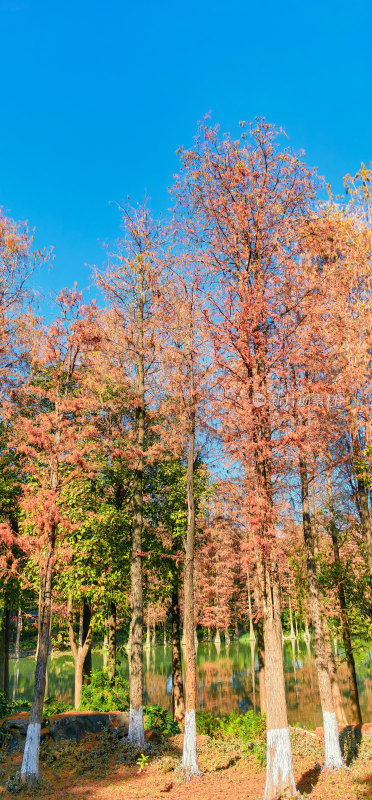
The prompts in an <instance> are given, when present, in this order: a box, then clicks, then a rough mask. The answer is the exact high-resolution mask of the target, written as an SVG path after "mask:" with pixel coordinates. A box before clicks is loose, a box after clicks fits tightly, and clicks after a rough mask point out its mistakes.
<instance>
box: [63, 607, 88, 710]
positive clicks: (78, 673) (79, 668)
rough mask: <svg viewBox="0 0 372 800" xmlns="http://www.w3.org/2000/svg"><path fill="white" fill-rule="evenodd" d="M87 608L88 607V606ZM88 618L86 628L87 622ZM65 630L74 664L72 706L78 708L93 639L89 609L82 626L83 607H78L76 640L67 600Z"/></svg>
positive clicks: (70, 609) (72, 616) (71, 612)
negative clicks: (87, 658)
mask: <svg viewBox="0 0 372 800" xmlns="http://www.w3.org/2000/svg"><path fill="white" fill-rule="evenodd" d="M88 608H89V606H88ZM88 618H89V625H88V628H87V627H86V626H87V622H88ZM67 628H68V635H69V640H70V647H71V651H72V655H73V657H74V664H75V692H74V705H75V708H79V705H80V695H81V687H82V685H83V676H84V662H85V659H86V657H87V655H88V653H89V650H90V647H91V644H92V639H93V615H92V613H91V609H90V608H89V615H88V613H87V612H86V617H85V626H84V606H83V605H82V606H81V607H80V611H79V635H78V638H77V640H76V638H75V634H74V613H73V609H72V600H71V598H69V601H68V606H67Z"/></svg>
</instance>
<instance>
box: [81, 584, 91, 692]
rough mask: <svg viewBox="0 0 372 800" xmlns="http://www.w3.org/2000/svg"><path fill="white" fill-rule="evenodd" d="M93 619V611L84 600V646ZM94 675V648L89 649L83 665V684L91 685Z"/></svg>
mask: <svg viewBox="0 0 372 800" xmlns="http://www.w3.org/2000/svg"><path fill="white" fill-rule="evenodd" d="M91 619H92V611H91V608H90V606H89V605H88V603H87V602H86V601H85V600H84V608H83V644H84V642H85V641H86V638H87V636H88V632H89V626H90V623H91ZM91 674H92V646H91V644H90V645H89V647H88V651H87V654H86V656H85V658H84V663H83V683H90V676H91Z"/></svg>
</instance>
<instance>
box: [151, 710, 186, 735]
mask: <svg viewBox="0 0 372 800" xmlns="http://www.w3.org/2000/svg"><path fill="white" fill-rule="evenodd" d="M143 713H144V715H145V718H146V728H153V729H156V730H158V731H160V733H166V734H168V735H169V736H173V735H174V734H176V733H180V729H179V726H178V725H177V722H174V720H173V717H172V716H171V714H170V713H169V711H166V710H165V708H162V707H161V706H154V705H148V706H144V709H143Z"/></svg>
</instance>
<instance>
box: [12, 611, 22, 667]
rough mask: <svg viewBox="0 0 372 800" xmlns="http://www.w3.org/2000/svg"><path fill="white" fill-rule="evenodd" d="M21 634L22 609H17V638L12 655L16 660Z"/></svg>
mask: <svg viewBox="0 0 372 800" xmlns="http://www.w3.org/2000/svg"><path fill="white" fill-rule="evenodd" d="M21 632H22V609H21V608H19V609H18V614H17V636H16V641H15V651H14V655H15V657H16V658H19V651H20V644H21Z"/></svg>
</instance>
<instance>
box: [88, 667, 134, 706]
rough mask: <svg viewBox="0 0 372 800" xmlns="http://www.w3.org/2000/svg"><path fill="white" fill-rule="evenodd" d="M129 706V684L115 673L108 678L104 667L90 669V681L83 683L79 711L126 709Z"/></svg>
mask: <svg viewBox="0 0 372 800" xmlns="http://www.w3.org/2000/svg"><path fill="white" fill-rule="evenodd" d="M128 708H129V686H128V681H125V680H124V678H122V677H121V675H118V674H117V673H116V674H115V676H114V677H113V678H112V679H110V678H109V676H108V673H107V670H106V669H102V670H92V674H91V679H90V683H88V684H83V686H82V689H81V695H80V705H79V710H80V711H126V710H127V709H128Z"/></svg>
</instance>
